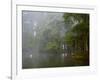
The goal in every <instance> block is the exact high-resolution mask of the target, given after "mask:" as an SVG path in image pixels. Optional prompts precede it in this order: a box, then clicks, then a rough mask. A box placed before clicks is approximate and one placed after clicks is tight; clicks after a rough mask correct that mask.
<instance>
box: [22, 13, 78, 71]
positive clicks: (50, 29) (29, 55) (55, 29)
mask: <svg viewBox="0 0 100 80" xmlns="http://www.w3.org/2000/svg"><path fill="white" fill-rule="evenodd" d="M64 20H65V19H64V13H59V12H57V13H56V12H39V11H38V12H35V11H22V67H23V68H24V69H27V68H47V67H63V66H70V65H74V64H73V62H71V61H72V60H71V58H69V59H70V60H69V59H68V57H67V56H68V55H70V54H71V50H72V49H73V47H71V48H68V46H67V44H66V35H67V34H66V33H67V32H69V31H70V29H71V28H73V26H75V25H77V24H78V21H77V20H74V18H73V17H71V18H70V19H69V21H68V22H67V23H66V22H65V21H64ZM74 35H75V34H74Z"/></svg>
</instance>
